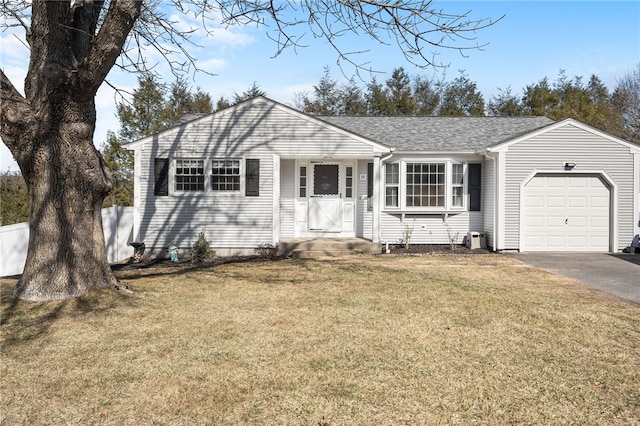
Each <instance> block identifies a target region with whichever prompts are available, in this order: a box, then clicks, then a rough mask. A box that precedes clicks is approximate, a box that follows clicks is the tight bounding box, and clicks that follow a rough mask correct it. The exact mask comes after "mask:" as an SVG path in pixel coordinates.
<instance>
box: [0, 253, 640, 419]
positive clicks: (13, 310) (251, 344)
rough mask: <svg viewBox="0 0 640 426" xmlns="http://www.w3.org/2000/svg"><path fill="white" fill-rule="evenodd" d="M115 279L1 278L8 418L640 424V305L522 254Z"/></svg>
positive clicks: (252, 266) (1, 370) (0, 357)
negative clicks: (42, 298)
mask: <svg viewBox="0 0 640 426" xmlns="http://www.w3.org/2000/svg"><path fill="white" fill-rule="evenodd" d="M119 274H120V279H121V281H122V283H123V290H121V291H119V292H117V291H115V290H111V289H109V290H103V291H97V292H94V293H92V294H90V295H89V296H87V297H84V298H81V299H78V300H73V301H68V302H56V303H47V304H31V303H25V302H16V301H15V300H12V299H10V298H9V295H10V292H11V287H12V286H13V284H14V283H15V280H11V279H0V284H1V290H2V294H1V297H2V319H1V326H0V332H1V334H0V344H1V352H0V398H1V401H2V408H1V409H0V423H1V424H6V425H35V424H71V425H75V424H78V425H87V424H98V425H100V424H102V425H139V424H166V425H205V424H213V425H224V424H227V425H242V424H245V425H257V424H260V425H266V424H277V425H281V424H283V425H284V424H289V425H322V426H326V425H347V424H357V425H371V424H382V425H387V424H407V425H414V424H469V423H479V424H492V425H493V424H603V425H604V424H607V425H610V424H637V422H638V421H639V419H640V386H639V383H640V308H639V307H638V306H637V305H633V304H631V303H628V302H625V301H622V300H619V299H615V298H613V297H610V296H607V295H605V294H602V293H599V292H596V291H593V290H589V289H587V288H585V287H583V286H581V285H579V284H578V283H576V282H575V281H571V280H568V279H565V278H562V277H559V276H556V275H553V274H550V273H548V272H545V271H541V270H537V269H533V268H530V267H527V266H526V265H524V264H522V263H520V262H519V261H517V260H514V259H511V258H507V257H503V256H499V255H482V256H474V255H467V256H454V255H432V256H399V257H396V256H371V257H364V256H363V257H351V258H344V259H327V260H284V261H277V262H268V261H265V262H261V261H258V262H238V263H229V264H223V265H216V266H213V267H208V268H193V269H189V268H186V269H180V268H171V269H149V270H139V271H123V272H120V273H119ZM124 286H128V287H129V288H130V289H131V290H132V292H128V291H125V290H124Z"/></svg>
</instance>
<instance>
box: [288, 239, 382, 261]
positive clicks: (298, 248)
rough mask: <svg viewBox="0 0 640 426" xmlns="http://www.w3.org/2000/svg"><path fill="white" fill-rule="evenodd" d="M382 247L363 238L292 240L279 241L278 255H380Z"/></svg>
mask: <svg viewBox="0 0 640 426" xmlns="http://www.w3.org/2000/svg"><path fill="white" fill-rule="evenodd" d="M381 250H382V246H381V245H380V243H374V242H371V241H370V240H365V239H363V238H292V239H286V240H282V241H280V255H281V256H292V257H294V258H297V259H309V258H316V257H327V256H328V257H339V256H351V255H356V254H380V252H381Z"/></svg>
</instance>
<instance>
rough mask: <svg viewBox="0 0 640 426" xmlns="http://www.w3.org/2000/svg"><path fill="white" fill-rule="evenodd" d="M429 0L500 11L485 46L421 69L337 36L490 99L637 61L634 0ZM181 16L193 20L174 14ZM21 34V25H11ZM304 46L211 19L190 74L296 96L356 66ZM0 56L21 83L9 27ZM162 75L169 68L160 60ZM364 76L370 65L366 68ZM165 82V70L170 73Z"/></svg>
mask: <svg viewBox="0 0 640 426" xmlns="http://www.w3.org/2000/svg"><path fill="white" fill-rule="evenodd" d="M435 8H437V9H443V10H444V11H446V12H451V13H461V12H467V11H470V17H472V18H489V17H490V18H494V19H495V18H498V17H500V16H502V15H506V16H505V17H504V18H503V19H502V20H501V21H500V22H498V23H496V24H495V25H493V26H492V27H489V28H487V29H484V30H481V31H479V32H478V33H477V34H476V35H475V36H476V40H474V41H473V42H472V43H473V44H475V43H477V44H479V45H484V44H486V46H485V47H483V48H482V50H472V51H469V52H467V57H463V56H462V55H460V53H459V52H457V51H454V50H439V51H437V53H438V59H439V60H440V61H442V62H443V63H445V64H448V67H447V68H446V69H445V70H434V69H420V68H417V67H415V66H413V65H411V64H409V63H408V62H407V61H406V60H405V58H404V57H403V55H402V54H401V53H400V51H399V50H398V48H397V47H395V46H383V45H380V44H378V43H373V42H371V41H370V40H368V39H366V38H364V37H343V40H341V43H343V44H342V46H343V47H344V49H343V50H344V51H351V50H364V49H369V52H367V53H363V54H361V55H359V56H358V58H357V60H358V61H360V62H369V64H370V66H371V67H372V68H373V69H375V70H376V71H380V72H381V73H382V74H379V75H378V77H377V78H378V81H384V80H385V79H387V78H388V77H389V76H390V73H391V71H392V70H393V69H395V68H398V67H400V66H403V67H404V68H405V70H406V71H407V72H408V73H409V74H410V75H417V74H420V75H424V76H426V77H436V78H440V77H441V76H442V73H443V72H444V73H445V79H446V80H452V79H454V78H455V77H457V76H458V75H459V70H464V71H465V72H466V73H467V75H468V77H469V78H470V79H471V80H472V81H475V82H476V83H477V85H478V88H479V90H480V91H481V92H482V94H483V95H484V98H485V101H489V100H490V99H491V96H492V95H496V94H497V93H498V88H501V89H506V88H509V87H510V88H511V91H512V93H514V94H520V93H522V90H523V89H524V87H525V86H526V85H528V84H534V83H536V82H538V81H540V80H541V79H542V78H544V77H547V78H549V79H550V80H551V81H554V80H555V79H556V78H557V76H558V73H559V71H560V70H564V71H565V72H566V74H567V76H569V77H573V76H582V77H583V80H584V81H587V80H588V79H589V77H590V76H591V75H592V74H595V75H597V76H598V77H600V79H601V80H602V81H603V83H604V84H605V85H606V86H607V87H609V89H613V88H614V87H615V85H616V81H617V80H619V79H620V78H622V77H623V76H624V75H625V74H626V73H628V72H630V71H631V70H633V69H634V67H635V66H637V64H638V63H640V1H637V0H635V1H566V2H560V1H491V2H484V1H473V2H467V1H452V0H437V1H436V2H435ZM179 18H180V20H181V22H182V24H183V25H185V26H189V25H196V24H197V21H195V20H189V19H186V18H184V17H179ZM18 35H20V34H19V33H18ZM303 41H304V42H306V43H307V44H308V47H306V48H302V49H298V50H295V51H294V50H292V49H290V50H288V51H285V52H284V53H282V54H281V55H279V56H278V57H276V58H273V55H274V54H275V50H276V46H275V44H274V43H273V42H272V41H271V40H269V39H268V38H267V37H266V36H265V33H264V30H263V29H259V28H258V29H256V28H253V27H252V28H248V27H238V28H230V29H228V28H223V27H218V28H216V31H215V36H214V37H213V38H208V39H204V38H203V39H202V40H201V41H200V43H201V44H202V45H203V47H202V48H199V49H196V50H195V51H194V52H193V54H194V56H195V57H197V58H198V61H199V66H200V67H201V68H203V69H206V70H207V71H209V72H211V73H214V74H215V75H214V76H209V75H206V74H204V73H199V74H196V75H195V76H192V79H191V80H190V83H191V84H192V85H193V87H196V86H198V87H200V88H202V89H203V90H204V91H205V92H208V93H210V94H211V96H212V98H213V99H214V101H215V100H217V99H218V98H219V97H220V96H225V97H226V98H232V97H233V94H234V93H236V92H237V93H242V92H243V91H244V90H246V89H247V88H249V87H250V86H251V85H252V84H253V82H256V83H257V84H258V86H259V87H260V88H261V89H262V90H263V91H265V92H266V94H267V96H268V97H270V98H272V99H274V100H276V101H279V102H282V103H285V104H288V105H293V103H294V99H295V94H296V93H302V92H305V91H306V92H311V91H312V90H313V85H314V84H316V83H317V82H318V81H319V80H320V78H321V77H322V76H323V73H324V67H325V66H328V67H329V68H330V71H331V74H332V76H333V77H334V78H336V79H338V80H341V79H344V80H346V77H343V75H346V76H348V77H351V76H352V75H353V74H354V72H355V71H354V69H353V67H352V66H350V65H348V64H344V65H343V67H342V69H341V68H340V67H338V66H337V65H336V60H337V54H336V53H335V51H333V50H332V49H331V48H330V47H329V46H328V45H327V43H326V42H324V41H323V40H322V39H314V38H313V37H312V36H311V35H310V34H308V36H307V37H306V38H305V39H304V40H303ZM0 49H1V50H0V65H1V66H2V68H3V70H4V71H5V73H6V74H7V75H8V76H9V78H10V79H11V80H12V81H13V83H14V84H15V85H16V86H17V87H19V88H20V89H21V88H22V83H23V80H24V76H25V75H26V66H27V64H28V52H27V50H26V49H25V48H24V47H23V46H22V45H21V44H20V43H19V42H18V41H17V39H16V37H15V36H14V35H13V34H10V33H3V34H0ZM162 67H163V65H160V70H161V71H162V73H163V75H170V74H169V73H168V72H166V69H163V68H162ZM108 79H109V80H110V82H112V83H113V84H115V85H117V86H118V87H121V88H124V89H126V90H132V89H134V88H135V87H136V85H137V80H136V76H134V75H126V74H122V73H121V72H119V71H117V70H114V71H113V72H112V73H111V74H110V75H109V77H108ZM363 79H364V80H365V82H368V81H370V75H368V74H363ZM167 82H168V83H170V82H171V80H169V81H167ZM96 101H97V109H98V125H97V127H96V133H95V143H96V145H97V146H101V144H102V143H103V142H104V140H105V138H106V137H105V135H106V132H107V130H113V131H117V130H118V121H117V118H116V117H115V101H116V97H115V95H114V92H113V91H112V90H111V89H110V88H108V87H103V88H101V90H100V92H99V93H98V97H97V99H96ZM7 169H11V170H17V166H16V165H15V163H14V162H13V160H12V158H11V154H10V152H9V151H8V149H7V148H6V147H5V146H4V144H0V170H3V171H4V170H7Z"/></svg>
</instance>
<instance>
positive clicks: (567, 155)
mask: <svg viewBox="0 0 640 426" xmlns="http://www.w3.org/2000/svg"><path fill="white" fill-rule="evenodd" d="M505 154H506V172H505V194H504V195H505V203H504V209H505V221H504V232H505V240H504V241H505V246H504V247H502V248H503V249H507V250H509V249H519V246H520V241H519V232H520V195H521V194H520V186H521V184H522V182H523V181H524V180H525V179H526V178H527V177H528V176H529V175H530V174H531V173H532V172H535V171H536V170H545V171H554V170H558V171H560V170H563V169H562V164H563V163H565V162H571V163H576V167H575V169H574V172H581V171H606V173H607V174H608V175H609V176H610V177H611V179H612V180H613V181H614V183H615V184H616V185H617V190H618V196H617V201H618V204H617V217H615V218H614V220H615V221H617V223H619V224H633V223H634V221H636V220H637V214H638V213H637V212H634V211H633V200H634V193H633V191H634V188H633V185H634V184H633V181H634V167H633V155H632V154H630V150H629V147H628V146H624V145H622V144H618V143H616V142H614V141H611V140H609V139H606V138H605V137H603V136H601V135H598V134H595V133H591V132H588V131H586V130H584V129H581V128H579V127H576V126H574V125H570V124H568V125H565V126H563V127H559V128H557V129H555V130H552V131H548V132H546V133H543V134H541V135H538V136H535V137H532V138H529V139H525V140H523V141H520V142H517V143H514V144H512V145H511V146H509V147H508V151H507V152H506V153H505ZM567 173H571V172H567ZM635 173H637V171H636V172H635ZM632 232H633V229H629V227H628V226H627V227H625V226H618V235H617V241H618V247H614V248H613V249H614V250H615V251H617V250H621V249H623V248H624V247H626V246H627V245H628V244H629V239H630V238H631V237H632V236H633V234H632Z"/></svg>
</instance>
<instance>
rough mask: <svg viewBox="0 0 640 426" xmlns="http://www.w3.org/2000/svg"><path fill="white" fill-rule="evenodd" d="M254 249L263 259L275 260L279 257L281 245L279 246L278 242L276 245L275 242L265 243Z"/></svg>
mask: <svg viewBox="0 0 640 426" xmlns="http://www.w3.org/2000/svg"><path fill="white" fill-rule="evenodd" d="M254 251H255V252H256V254H257V255H258V256H259V257H260V258H261V259H269V260H274V259H277V258H278V255H279V253H280V247H278V244H276V245H275V246H274V245H273V244H269V243H264V244H260V245H259V246H258V247H256V248H255V249H254Z"/></svg>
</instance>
